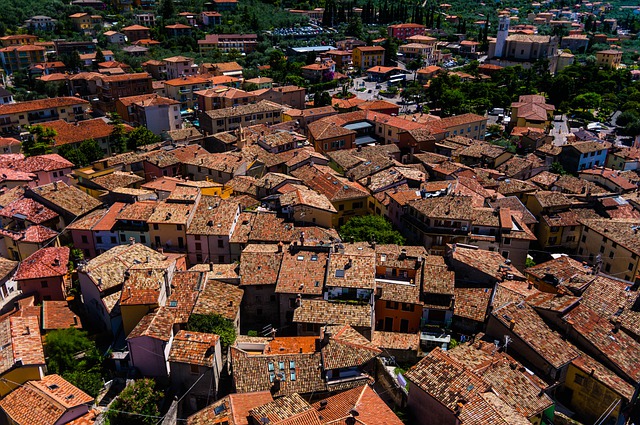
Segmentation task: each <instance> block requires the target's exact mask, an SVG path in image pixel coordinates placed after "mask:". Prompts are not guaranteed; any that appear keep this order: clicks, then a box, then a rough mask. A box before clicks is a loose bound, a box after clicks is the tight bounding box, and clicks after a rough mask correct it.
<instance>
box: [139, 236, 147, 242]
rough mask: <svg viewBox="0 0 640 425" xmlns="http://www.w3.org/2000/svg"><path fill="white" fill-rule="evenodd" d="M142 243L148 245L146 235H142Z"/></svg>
mask: <svg viewBox="0 0 640 425" xmlns="http://www.w3.org/2000/svg"><path fill="white" fill-rule="evenodd" d="M140 243H147V237H146V236H144V235H140Z"/></svg>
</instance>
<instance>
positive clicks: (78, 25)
mask: <svg viewBox="0 0 640 425" xmlns="http://www.w3.org/2000/svg"><path fill="white" fill-rule="evenodd" d="M69 19H70V20H71V23H72V24H73V27H74V28H75V29H76V30H78V31H84V30H89V29H92V28H93V26H94V25H100V24H102V16H100V15H89V14H88V13H74V14H73V15H69Z"/></svg>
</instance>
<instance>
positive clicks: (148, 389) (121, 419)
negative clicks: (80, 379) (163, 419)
mask: <svg viewBox="0 0 640 425" xmlns="http://www.w3.org/2000/svg"><path fill="white" fill-rule="evenodd" d="M155 385H156V383H155V381H154V380H153V379H150V378H145V379H140V380H138V381H136V382H134V383H133V384H131V385H129V386H128V387H127V388H125V389H124V390H123V391H122V392H121V393H120V395H119V396H118V398H116V399H115V401H114V402H113V404H112V405H111V407H110V408H109V410H108V411H107V417H108V418H109V421H110V422H111V423H112V424H118V425H138V424H149V425H152V424H155V423H157V422H158V419H159V417H160V409H159V407H158V405H159V403H160V401H161V400H162V398H163V397H164V394H163V393H162V392H161V391H156V389H155ZM124 412H128V413H124Z"/></svg>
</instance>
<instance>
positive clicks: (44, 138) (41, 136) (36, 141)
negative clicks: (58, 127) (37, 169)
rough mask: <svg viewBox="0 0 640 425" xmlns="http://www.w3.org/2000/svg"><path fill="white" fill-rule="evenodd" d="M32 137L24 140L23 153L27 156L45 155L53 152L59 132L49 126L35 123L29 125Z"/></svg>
mask: <svg viewBox="0 0 640 425" xmlns="http://www.w3.org/2000/svg"><path fill="white" fill-rule="evenodd" d="M29 133H31V135H32V137H30V138H28V139H27V140H25V141H24V142H22V153H24V155H25V156H34V155H44V154H47V153H51V151H52V149H53V144H54V142H55V138H56V136H57V135H58V133H57V132H56V131H55V130H54V129H52V128H48V127H44V126H41V125H34V126H31V127H29Z"/></svg>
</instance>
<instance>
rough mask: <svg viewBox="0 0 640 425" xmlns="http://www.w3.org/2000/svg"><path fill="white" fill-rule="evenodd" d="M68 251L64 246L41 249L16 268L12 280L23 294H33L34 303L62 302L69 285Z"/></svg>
mask: <svg viewBox="0 0 640 425" xmlns="http://www.w3.org/2000/svg"><path fill="white" fill-rule="evenodd" d="M70 251H71V250H70V249H69V248H68V247H66V246H62V247H52V248H42V249H40V250H38V251H36V252H35V253H33V254H32V255H30V256H29V257H27V259H26V260H24V261H23V262H22V263H20V265H19V266H18V271H16V274H15V277H14V279H15V280H16V282H18V288H19V289H21V290H22V292H23V293H24V294H34V295H35V298H36V302H39V301H43V300H46V301H50V300H56V301H63V300H64V299H65V297H66V295H67V289H66V288H67V284H68V283H69V276H68V272H69V269H68V264H69V254H70Z"/></svg>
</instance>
